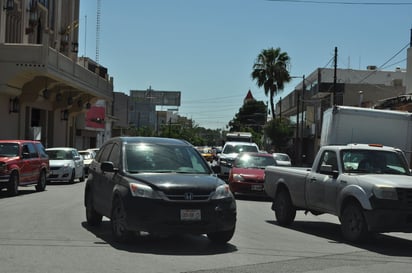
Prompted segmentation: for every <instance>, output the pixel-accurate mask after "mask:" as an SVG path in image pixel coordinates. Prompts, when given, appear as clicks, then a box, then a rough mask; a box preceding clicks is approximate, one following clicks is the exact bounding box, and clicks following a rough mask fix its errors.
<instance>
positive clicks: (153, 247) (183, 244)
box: [82, 221, 237, 256]
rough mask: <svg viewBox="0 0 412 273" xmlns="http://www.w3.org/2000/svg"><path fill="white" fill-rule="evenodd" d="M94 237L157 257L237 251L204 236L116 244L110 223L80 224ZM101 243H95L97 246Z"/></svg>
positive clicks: (148, 237)
mask: <svg viewBox="0 0 412 273" xmlns="http://www.w3.org/2000/svg"><path fill="white" fill-rule="evenodd" d="M82 226H83V228H85V229H87V230H88V231H90V232H91V233H93V234H94V235H96V237H98V238H100V239H102V240H103V241H104V242H106V243H107V244H109V245H111V246H112V247H114V248H116V249H119V250H123V251H128V252H136V253H150V254H159V255H190V256H191V255H216V254H222V253H230V252H235V251H237V248H236V246H234V245H232V244H230V243H227V244H224V245H219V244H213V243H211V242H210V241H209V239H207V237H205V236H196V235H175V236H167V237H166V236H162V237H161V236H152V235H146V234H145V235H140V236H136V237H135V238H133V239H132V240H130V241H129V242H127V243H117V242H115V241H114V240H113V238H112V235H111V229H110V221H103V222H102V223H101V225H100V226H99V227H90V226H89V225H87V222H82ZM99 243H101V242H96V244H99Z"/></svg>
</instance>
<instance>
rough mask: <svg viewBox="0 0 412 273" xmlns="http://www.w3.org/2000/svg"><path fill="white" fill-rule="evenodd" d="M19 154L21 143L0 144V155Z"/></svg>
mask: <svg viewBox="0 0 412 273" xmlns="http://www.w3.org/2000/svg"><path fill="white" fill-rule="evenodd" d="M18 155H19V144H16V143H2V144H0V156H2V157H15V156H18Z"/></svg>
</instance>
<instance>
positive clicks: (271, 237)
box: [0, 182, 412, 273]
mask: <svg viewBox="0 0 412 273" xmlns="http://www.w3.org/2000/svg"><path fill="white" fill-rule="evenodd" d="M84 185H85V183H84V182H80V183H75V184H65V183H54V184H49V185H47V187H46V191H45V192H36V191H35V190H34V188H33V187H27V188H20V195H19V196H16V197H8V196H7V194H6V192H5V191H1V192H0V219H1V220H0V265H1V266H0V272H1V273H12V272H34V273H36V272H53V273H56V272H100V273H106V272H197V273H201V272H202V273H203V272H204V273H211V272H221V273H222V272H223V273H228V272H237V273H239V272H240V273H242V272H262V273H264V272H328V273H332V272H339V273H345V272H374V273H379V272H397V273H401V272H410V271H411V269H410V268H411V266H412V259H411V257H412V234H404V233H390V234H384V235H378V236H376V237H375V238H373V239H371V240H370V241H368V242H366V243H363V244H359V245H350V244H347V243H345V242H343V241H342V239H341V234H340V227H339V225H338V224H339V222H338V220H337V218H336V217H334V216H330V215H321V216H313V215H311V214H308V215H305V214H304V213H303V212H298V214H297V217H296V221H295V223H294V224H293V225H292V226H291V227H290V228H282V227H280V226H278V225H277V224H276V221H275V218H274V213H273V212H272V211H271V209H270V206H271V203H270V202H269V201H267V200H261V199H252V198H239V199H238V201H237V206H238V222H237V230H236V232H235V235H234V237H233V239H232V240H231V241H230V242H229V243H228V244H227V245H225V246H216V245H213V244H211V243H210V242H209V240H208V239H207V238H206V237H203V236H189V235H188V236H174V237H168V238H154V237H151V236H147V235H143V236H142V237H140V238H138V239H136V240H135V241H134V242H131V243H128V244H118V243H115V242H113V241H112V239H111V233H110V225H109V221H108V219H106V218H104V222H103V224H102V225H101V226H100V227H98V228H89V227H88V226H87V224H86V222H85V215H84V206H83V190H84Z"/></svg>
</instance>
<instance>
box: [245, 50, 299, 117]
mask: <svg viewBox="0 0 412 273" xmlns="http://www.w3.org/2000/svg"><path fill="white" fill-rule="evenodd" d="M289 63H290V58H289V56H288V54H287V53H286V52H281V49H280V48H279V47H278V48H276V49H274V48H273V47H272V48H269V49H263V50H262V51H261V52H260V54H259V55H258V56H257V58H256V61H255V63H254V64H253V71H252V73H251V76H252V79H253V80H255V81H256V84H257V86H258V87H262V86H263V88H264V91H265V95H266V96H268V95H269V98H270V110H271V111H272V117H273V119H275V106H274V102H273V100H274V97H275V96H276V94H277V93H278V92H279V91H282V90H283V88H284V84H285V83H288V82H290V80H291V77H290V75H289V71H288V67H289Z"/></svg>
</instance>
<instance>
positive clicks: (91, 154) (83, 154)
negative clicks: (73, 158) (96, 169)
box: [79, 152, 93, 159]
mask: <svg viewBox="0 0 412 273" xmlns="http://www.w3.org/2000/svg"><path fill="white" fill-rule="evenodd" d="M79 154H80V155H81V156H83V159H93V153H90V152H79Z"/></svg>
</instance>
